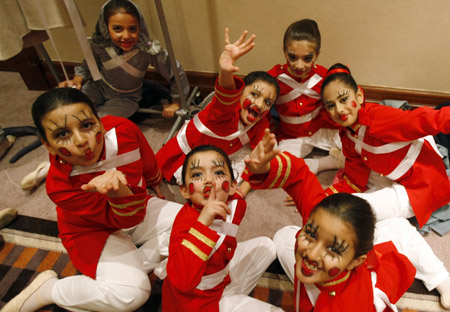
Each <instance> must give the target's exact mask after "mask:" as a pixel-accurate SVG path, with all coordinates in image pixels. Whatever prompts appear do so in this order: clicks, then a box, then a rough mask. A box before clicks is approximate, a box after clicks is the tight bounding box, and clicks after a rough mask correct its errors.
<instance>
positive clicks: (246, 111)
mask: <svg viewBox="0 0 450 312" xmlns="http://www.w3.org/2000/svg"><path fill="white" fill-rule="evenodd" d="M276 96H277V91H276V89H275V86H273V85H271V84H269V83H267V82H265V81H263V80H257V81H255V82H254V83H252V84H251V85H248V86H245V88H244V91H243V93H242V96H241V111H240V117H241V121H242V123H243V124H244V125H246V126H250V125H252V124H254V123H255V122H258V121H260V120H261V118H263V117H264V115H265V114H267V112H268V111H269V110H270V108H271V107H272V105H273V104H274V103H275V100H276Z"/></svg>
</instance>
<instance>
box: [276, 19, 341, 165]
mask: <svg viewBox="0 0 450 312" xmlns="http://www.w3.org/2000/svg"><path fill="white" fill-rule="evenodd" d="M320 47H321V36H320V31H319V26H318V25H317V23H316V21H314V20H311V19H302V20H299V21H296V22H294V23H292V24H291V25H289V27H288V28H287V29H286V31H285V33H284V37H283V53H284V56H285V58H286V63H285V64H284V65H280V64H278V65H275V66H274V67H273V68H272V69H271V70H270V71H269V72H268V73H269V74H270V75H272V76H273V77H275V78H276V79H277V81H278V84H279V85H280V96H279V97H278V99H277V101H276V103H275V105H274V106H273V108H272V110H274V109H276V112H277V114H278V116H279V122H278V126H277V129H276V136H277V140H278V142H279V144H280V145H279V146H280V149H281V150H282V151H287V152H290V153H291V154H293V155H295V156H297V157H302V158H304V157H306V156H308V154H310V153H311V152H312V150H313V148H314V147H316V148H319V149H322V150H326V151H332V152H331V154H332V155H335V156H332V155H329V156H326V157H322V158H307V159H305V162H306V163H307V165H308V166H309V168H310V169H311V171H312V172H313V173H318V172H319V171H323V170H328V169H337V168H342V166H343V162H342V161H339V159H342V156H341V152H340V149H341V141H340V139H339V130H338V128H339V127H338V126H337V125H335V124H333V123H332V122H330V120H329V118H328V116H327V114H326V111H325V110H324V108H323V105H322V101H321V95H320V90H321V87H322V82H323V79H324V77H325V75H326V72H327V69H326V68H324V67H323V66H320V65H318V64H316V61H317V58H318V57H319V54H320Z"/></svg>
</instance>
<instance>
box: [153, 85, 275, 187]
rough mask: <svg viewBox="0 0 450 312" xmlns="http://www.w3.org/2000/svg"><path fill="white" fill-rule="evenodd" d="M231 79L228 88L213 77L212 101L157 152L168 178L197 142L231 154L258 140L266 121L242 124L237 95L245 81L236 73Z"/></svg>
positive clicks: (266, 125)
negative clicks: (213, 90)
mask: <svg viewBox="0 0 450 312" xmlns="http://www.w3.org/2000/svg"><path fill="white" fill-rule="evenodd" d="M234 81H235V84H236V89H235V90H228V89H224V88H222V87H221V86H220V85H219V84H218V80H216V84H215V86H214V88H215V92H216V93H215V96H214V97H213V99H212V101H211V103H209V104H208V105H207V106H206V107H205V109H204V110H202V111H201V112H199V113H198V114H197V115H195V116H194V118H193V119H191V120H190V121H189V122H187V123H186V124H184V126H183V127H182V128H181V129H180V131H178V133H177V135H176V136H175V137H173V138H172V139H170V140H169V141H168V142H167V143H166V144H165V145H164V146H163V147H162V148H161V149H160V150H159V151H158V152H157V153H156V159H157V161H158V165H159V166H160V168H161V172H162V175H163V177H164V178H165V179H166V180H167V181H170V180H171V179H172V176H173V175H174V173H175V171H177V169H178V168H180V167H181V166H182V165H183V162H184V159H185V156H186V154H187V153H189V152H190V150H191V149H192V148H194V147H196V146H199V145H204V144H210V145H214V146H216V147H219V148H221V149H222V150H223V151H224V152H225V153H227V155H231V154H233V153H234V152H236V151H238V150H240V149H241V148H242V147H243V146H244V145H246V144H247V143H249V144H250V146H251V148H254V147H255V146H256V144H258V142H259V141H260V140H261V138H262V137H263V135H264V129H265V128H268V127H269V122H268V120H267V119H266V118H262V119H261V120H260V121H259V122H257V123H255V124H252V125H251V126H244V124H243V123H242V122H241V120H240V110H241V103H240V98H241V95H242V91H243V89H244V82H243V81H242V79H240V78H237V77H234Z"/></svg>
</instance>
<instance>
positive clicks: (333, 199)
mask: <svg viewBox="0 0 450 312" xmlns="http://www.w3.org/2000/svg"><path fill="white" fill-rule="evenodd" d="M319 209H323V210H325V211H327V212H329V213H330V214H332V215H334V216H336V217H339V218H340V219H341V220H342V221H344V222H346V223H347V224H349V225H350V226H351V227H352V228H353V230H354V231H355V240H356V241H355V258H357V257H359V256H361V255H365V254H367V253H368V252H369V251H370V250H372V248H373V237H374V232H375V222H376V220H375V214H374V212H373V210H372V207H371V206H370V204H369V203H368V202H367V201H366V200H364V199H362V198H360V197H357V196H355V195H352V194H348V193H337V194H333V195H330V196H328V197H325V198H324V199H323V200H322V201H321V202H320V203H319V204H318V205H317V206H316V207H315V208H314V209H313V211H312V212H311V214H313V213H314V211H317V210H319Z"/></svg>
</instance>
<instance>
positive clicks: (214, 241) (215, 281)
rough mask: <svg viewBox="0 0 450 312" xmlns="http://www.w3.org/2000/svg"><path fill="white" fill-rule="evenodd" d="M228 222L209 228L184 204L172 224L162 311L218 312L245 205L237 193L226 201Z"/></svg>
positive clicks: (194, 211) (218, 222) (220, 221)
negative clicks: (228, 211) (228, 212)
mask: <svg viewBox="0 0 450 312" xmlns="http://www.w3.org/2000/svg"><path fill="white" fill-rule="evenodd" d="M228 207H229V208H230V210H231V214H230V215H227V220H226V221H223V220H221V219H216V220H214V222H213V224H212V225H211V226H209V227H207V226H205V225H203V224H202V223H200V222H199V221H197V219H198V216H199V215H200V212H199V211H198V210H196V209H195V208H193V207H191V206H190V205H189V203H186V204H185V205H184V206H183V208H181V210H180V212H179V213H178V215H177V217H176V219H175V222H174V224H173V228H172V233H171V236H170V245H169V260H168V262H167V278H166V280H165V281H164V283H163V292H162V303H163V306H162V307H163V311H176V312H178V311H205V312H206V311H207V312H210V311H219V300H220V298H221V297H222V293H223V290H224V288H225V286H226V285H228V284H229V283H230V281H231V280H230V276H229V274H228V264H229V262H230V260H231V258H233V255H234V252H235V250H236V246H237V242H236V233H237V229H238V226H239V224H240V223H241V220H242V218H243V217H244V214H245V210H246V207H247V204H246V202H245V200H244V199H243V198H242V197H241V196H240V195H238V194H235V195H233V196H232V197H231V198H230V199H229V201H228Z"/></svg>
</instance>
